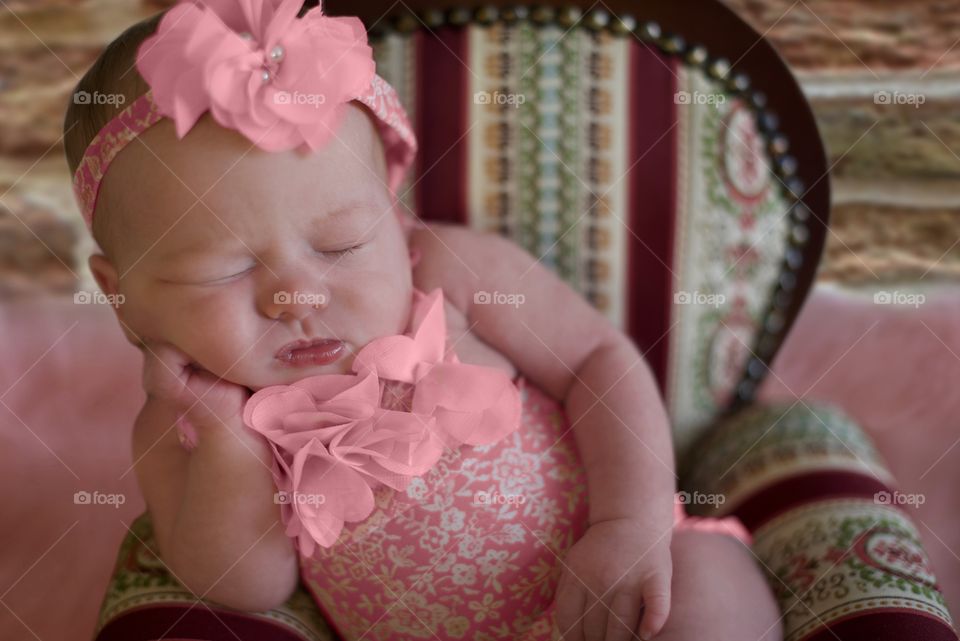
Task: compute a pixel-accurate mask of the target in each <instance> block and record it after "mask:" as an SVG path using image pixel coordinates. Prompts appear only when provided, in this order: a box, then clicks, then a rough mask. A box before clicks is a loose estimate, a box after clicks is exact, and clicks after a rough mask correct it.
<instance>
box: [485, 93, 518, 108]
mask: <svg viewBox="0 0 960 641" xmlns="http://www.w3.org/2000/svg"><path fill="white" fill-rule="evenodd" d="M473 102H474V103H475V104H478V105H500V106H506V107H514V108H516V109H519V107H520V105H522V104H525V103H526V102H527V97H526V96H525V95H523V94H522V93H503V92H501V91H493V92H490V91H478V92H476V93H475V94H473Z"/></svg>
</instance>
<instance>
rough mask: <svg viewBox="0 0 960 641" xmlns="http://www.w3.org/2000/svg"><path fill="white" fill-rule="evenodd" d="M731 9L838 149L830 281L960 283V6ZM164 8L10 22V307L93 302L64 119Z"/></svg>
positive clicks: (1, 36)
mask: <svg viewBox="0 0 960 641" xmlns="http://www.w3.org/2000/svg"><path fill="white" fill-rule="evenodd" d="M726 1H727V2H728V4H729V5H730V6H731V7H732V8H733V9H734V10H736V11H737V12H738V13H740V14H741V15H742V16H743V17H744V18H745V19H746V20H747V21H748V22H750V23H751V24H752V25H753V26H754V28H756V29H757V30H758V31H759V32H760V33H764V34H766V36H767V37H768V38H770V40H771V41H772V42H773V43H774V45H775V46H776V47H777V48H778V50H779V51H780V52H781V53H782V55H783V56H784V57H785V59H786V60H787V62H788V63H789V64H790V65H791V67H792V68H793V69H794V71H795V72H796V73H797V75H798V77H799V78H800V80H801V82H802V84H803V86H804V89H805V91H806V92H807V95H808V96H809V98H810V100H811V102H812V104H813V107H814V110H815V112H816V115H817V119H818V121H819V124H820V127H821V129H822V133H823V135H824V137H825V140H826V142H827V145H828V149H829V154H830V158H831V165H832V173H833V183H834V191H835V198H834V204H835V206H834V211H833V217H832V229H831V233H830V236H829V240H828V245H827V250H826V256H825V260H824V262H823V264H822V266H821V269H820V272H819V275H818V278H819V279H820V280H822V281H828V280H829V281H837V282H840V283H844V284H847V285H870V286H875V285H880V286H886V285H888V284H890V283H894V282H902V281H913V282H915V283H916V282H918V281H923V282H935V281H939V280H944V279H952V280H954V281H956V280H957V279H958V277H960V190H958V189H957V184H958V182H957V181H958V178H960V156H958V154H960V40H958V39H957V38H958V37H960V0H885V2H882V3H879V2H872V1H870V0H796V1H792V0H726ZM163 4H168V2H166V0H154V1H149V0H80V1H77V0H72V1H71V0H7V1H6V3H5V6H6V8H0V297H2V298H5V297H11V296H24V295H33V294H36V293H38V292H59V293H70V292H73V291H75V290H77V289H78V288H83V289H89V288H90V287H93V285H92V284H91V282H90V280H89V275H88V273H87V268H86V265H85V264H83V263H84V262H85V257H86V256H87V255H88V254H89V253H90V250H91V248H92V245H91V241H90V240H89V239H88V237H87V235H86V232H85V231H84V229H83V226H82V221H81V220H80V216H79V213H78V212H77V209H76V205H75V204H74V202H73V197H72V194H71V192H70V180H69V175H68V171H67V167H66V162H65V161H64V159H63V153H62V149H61V146H60V144H61V143H60V134H61V127H62V119H63V109H64V105H65V104H66V100H67V97H68V95H69V93H70V90H71V89H72V88H73V86H74V85H75V83H76V82H77V80H78V79H79V78H80V76H81V75H82V74H83V73H84V72H85V71H86V69H87V68H88V67H89V66H90V64H91V63H92V62H93V60H94V59H95V58H96V56H97V54H98V53H99V51H100V50H101V49H102V47H103V46H104V45H105V44H106V43H107V42H109V40H110V39H112V38H113V37H114V36H115V35H116V34H118V33H119V32H120V31H122V30H123V29H124V28H126V27H127V26H128V25H130V24H131V23H133V22H135V21H137V20H140V19H142V18H144V17H146V16H148V15H150V14H152V13H154V12H155V11H156V10H157V9H158V8H159V7H160V6H162V5H163ZM878 92H885V95H888V96H889V97H890V100H889V101H888V102H886V103H885V102H883V101H882V100H878V98H877V96H878ZM921 102H922V104H918V103H921Z"/></svg>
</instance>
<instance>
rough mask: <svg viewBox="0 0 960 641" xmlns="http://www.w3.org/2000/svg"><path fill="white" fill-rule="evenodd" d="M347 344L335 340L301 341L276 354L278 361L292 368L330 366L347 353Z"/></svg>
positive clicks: (286, 346)
mask: <svg viewBox="0 0 960 641" xmlns="http://www.w3.org/2000/svg"><path fill="white" fill-rule="evenodd" d="M346 351H347V350H346V343H344V342H343V341H341V340H337V339H333V338H315V339H312V340H306V339H301V340H298V341H294V342H292V343H287V344H286V345H284V346H283V347H281V348H280V350H279V351H278V352H277V353H276V359H277V360H278V361H280V362H281V363H283V364H284V365H288V366H291V367H303V366H309V365H329V364H330V363H333V362H334V361H336V360H337V359H339V358H340V357H341V356H343V355H344V354H345V353H346Z"/></svg>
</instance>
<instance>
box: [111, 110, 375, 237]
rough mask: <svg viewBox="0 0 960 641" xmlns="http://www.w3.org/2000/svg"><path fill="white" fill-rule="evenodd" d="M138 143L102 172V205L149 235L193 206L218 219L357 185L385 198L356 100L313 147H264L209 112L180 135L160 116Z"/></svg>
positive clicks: (371, 127)
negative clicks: (323, 142) (318, 145)
mask: <svg viewBox="0 0 960 641" xmlns="http://www.w3.org/2000/svg"><path fill="white" fill-rule="evenodd" d="M138 143H139V144H133V145H128V146H127V148H125V149H124V150H123V151H122V152H121V154H120V155H119V156H118V158H117V159H116V161H115V162H114V163H113V165H112V166H111V169H110V171H109V172H107V177H106V178H105V180H104V186H103V189H104V198H103V200H104V202H103V205H104V208H105V209H109V210H110V214H108V215H117V216H121V217H123V218H124V227H131V226H132V227H135V228H136V229H138V230H142V231H145V232H148V234H149V235H151V236H153V237H156V236H157V235H158V234H162V233H163V232H164V231H165V230H166V229H167V228H169V227H170V225H172V224H175V223H176V222H177V221H179V220H181V219H182V218H183V217H185V216H187V215H193V214H195V213H197V211H198V210H199V213H202V214H205V215H206V216H199V217H200V218H204V217H207V218H209V217H212V218H213V220H214V221H216V220H217V219H218V218H219V219H221V220H222V219H224V218H226V217H228V216H229V214H230V212H231V211H232V210H234V209H237V208H254V209H257V210H260V211H275V210H276V209H277V208H283V207H293V208H300V207H304V206H314V204H316V205H317V206H324V205H326V204H327V203H336V202H337V201H339V200H345V199H350V197H351V196H352V195H353V194H354V192H357V193H358V194H359V193H361V192H362V193H370V192H373V193H378V192H379V196H380V197H381V198H388V197H389V196H388V195H387V186H386V170H385V168H386V162H385V159H384V157H383V147H382V145H381V143H380V140H379V133H378V130H377V127H376V125H375V124H374V121H373V120H372V117H371V116H370V115H367V114H366V113H365V108H364V107H362V106H360V105H357V104H354V103H351V104H350V105H348V106H347V107H346V109H345V114H344V117H343V119H342V121H341V123H340V125H339V127H338V128H337V130H336V131H335V133H334V135H333V137H332V138H331V139H330V140H329V142H328V143H327V144H326V146H325V147H323V148H322V149H320V150H317V151H311V150H309V149H302V150H291V151H284V152H267V151H264V150H262V149H260V148H259V147H256V145H254V144H253V143H252V142H251V141H250V140H249V139H247V138H246V137H245V136H244V135H242V134H241V133H239V132H237V131H234V130H232V129H228V128H224V127H222V126H220V125H219V124H218V123H217V122H216V121H215V120H214V118H213V116H212V115H211V114H209V113H207V114H204V115H203V116H202V117H201V118H200V120H198V122H197V124H196V125H195V126H194V127H193V128H192V129H191V130H190V131H189V132H188V133H187V135H186V136H185V137H184V138H183V139H178V138H177V137H176V132H175V129H174V126H173V123H172V121H170V120H169V119H163V120H161V121H160V122H158V123H157V124H156V125H154V126H153V127H151V128H150V129H148V130H147V131H145V132H143V133H142V134H140V136H139V137H138ZM371 187H372V189H371ZM98 209H99V208H98ZM224 231H225V230H224Z"/></svg>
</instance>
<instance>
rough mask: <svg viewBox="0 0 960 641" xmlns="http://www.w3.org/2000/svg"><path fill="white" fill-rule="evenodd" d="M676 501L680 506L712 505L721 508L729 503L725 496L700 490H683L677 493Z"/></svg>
mask: <svg viewBox="0 0 960 641" xmlns="http://www.w3.org/2000/svg"><path fill="white" fill-rule="evenodd" d="M674 499H675V501H676V502H677V503H679V504H680V505H712V506H713V507H720V506H721V505H723V504H724V503H726V502H727V497H726V496H725V495H723V494H708V493H706V492H700V491H699V490H694V491H693V492H687V491H686V490H681V491H679V492H677V494H676V496H675V497H674Z"/></svg>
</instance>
